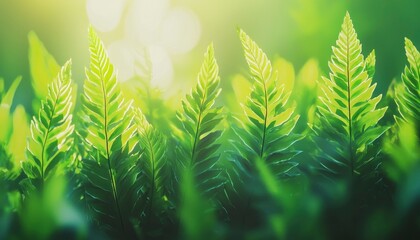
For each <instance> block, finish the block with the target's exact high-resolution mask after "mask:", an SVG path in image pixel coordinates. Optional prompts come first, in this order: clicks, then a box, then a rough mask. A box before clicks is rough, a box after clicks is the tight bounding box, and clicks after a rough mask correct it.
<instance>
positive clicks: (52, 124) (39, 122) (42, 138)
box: [22, 61, 74, 189]
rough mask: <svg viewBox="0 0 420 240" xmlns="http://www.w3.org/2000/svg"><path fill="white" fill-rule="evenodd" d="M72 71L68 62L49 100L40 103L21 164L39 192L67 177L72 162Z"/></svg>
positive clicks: (49, 91) (49, 94) (52, 84)
mask: <svg viewBox="0 0 420 240" xmlns="http://www.w3.org/2000/svg"><path fill="white" fill-rule="evenodd" d="M70 71H71V62H70V61H68V62H67V63H66V64H65V65H64V66H63V67H62V68H61V71H60V72H59V75H58V77H57V78H56V79H55V80H54V81H53V82H52V83H51V84H50V85H49V89H48V95H47V98H46V100H45V102H42V104H41V109H40V110H39V114H38V117H34V118H33V119H32V121H31V126H30V133H31V137H30V138H29V139H28V144H27V151H28V159H27V161H24V162H23V163H22V167H23V170H24V172H25V174H26V176H27V178H28V179H29V180H30V182H31V184H32V185H33V186H34V187H35V188H37V189H42V187H43V186H44V183H45V182H46V181H47V180H48V179H50V178H52V177H55V176H59V175H62V174H64V173H65V172H66V171H67V168H66V167H68V165H69V164H70V163H71V162H70V158H69V154H68V152H69V151H70V149H71V147H72V144H73V137H72V134H73V130H74V126H73V124H72V114H71V107H72V104H73V100H72V90H73V88H72V83H71V72H70Z"/></svg>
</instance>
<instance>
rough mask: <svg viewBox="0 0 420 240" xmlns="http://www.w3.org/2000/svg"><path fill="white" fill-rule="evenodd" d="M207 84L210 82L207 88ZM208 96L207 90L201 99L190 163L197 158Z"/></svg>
mask: <svg viewBox="0 0 420 240" xmlns="http://www.w3.org/2000/svg"><path fill="white" fill-rule="evenodd" d="M207 86H208V83H207V82H206V85H205V88H207ZM206 98H207V91H204V95H203V98H202V99H201V102H200V110H199V111H200V112H199V113H198V118H197V127H196V129H195V136H194V144H193V149H192V154H191V162H190V165H192V164H193V162H194V159H195V152H196V148H197V144H198V138H199V137H200V136H199V134H198V132H199V130H200V127H201V121H202V119H201V118H202V114H203V105H204V102H205V100H206Z"/></svg>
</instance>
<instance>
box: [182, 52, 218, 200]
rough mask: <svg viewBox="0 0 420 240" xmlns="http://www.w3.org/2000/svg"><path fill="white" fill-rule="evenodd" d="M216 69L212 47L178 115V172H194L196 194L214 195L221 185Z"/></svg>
mask: <svg viewBox="0 0 420 240" xmlns="http://www.w3.org/2000/svg"><path fill="white" fill-rule="evenodd" d="M218 74H219V67H218V65H217V63H216V59H215V58H214V50H213V45H210V46H209V47H208V49H207V52H206V54H205V56H204V62H203V64H202V66H201V69H200V72H199V74H198V84H197V86H196V87H195V88H194V89H193V90H192V92H191V93H190V94H188V95H187V96H186V99H185V100H183V101H182V111H180V112H177V118H178V120H179V124H180V125H181V126H180V127H179V128H180V129H182V130H181V131H179V132H181V134H182V135H181V136H180V139H181V146H179V148H178V149H177V155H178V160H179V161H178V162H179V163H180V165H181V169H185V168H191V169H193V170H192V171H193V173H194V179H195V182H196V183H197V185H198V189H199V191H201V193H204V194H208V196H211V195H213V194H214V193H216V192H217V190H218V189H219V188H220V187H221V186H222V185H223V181H222V180H221V178H220V174H221V169H220V168H219V166H218V160H219V154H218V153H217V151H218V149H219V147H220V144H219V143H218V140H219V138H220V136H221V135H222V131H221V130H217V129H216V127H217V125H218V124H219V123H220V122H221V120H222V117H221V116H222V114H221V112H222V108H221V107H213V105H214V103H215V100H216V98H217V96H218V95H219V94H220V91H221V88H220V87H219V85H220V78H219V75H218Z"/></svg>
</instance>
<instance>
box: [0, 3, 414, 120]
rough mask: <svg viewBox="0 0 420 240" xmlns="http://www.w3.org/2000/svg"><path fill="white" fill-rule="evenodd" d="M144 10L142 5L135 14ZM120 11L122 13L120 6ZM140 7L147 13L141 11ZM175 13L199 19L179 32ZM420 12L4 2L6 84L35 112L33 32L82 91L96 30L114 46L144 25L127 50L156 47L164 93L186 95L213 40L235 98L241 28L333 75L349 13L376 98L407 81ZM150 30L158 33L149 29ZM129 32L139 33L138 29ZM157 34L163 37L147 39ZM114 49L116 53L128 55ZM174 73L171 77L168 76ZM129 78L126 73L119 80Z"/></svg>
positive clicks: (1, 42)
mask: <svg viewBox="0 0 420 240" xmlns="http://www.w3.org/2000/svg"><path fill="white" fill-rule="evenodd" d="M98 2H101V3H102V4H101V5H102V8H96V7H95V6H97V5H98ZM138 2H142V4H140V7H139V6H137V8H136V4H138ZM95 4H96V5H95ZM107 4H109V5H108V7H107ZM117 5H118V6H119V7H115V6H117ZM148 5H150V6H152V7H151V9H152V10H153V11H157V12H156V13H155V12H153V11H152V10H151V11H150V12H148V14H149V15H150V16H149V17H151V18H156V19H157V20H156V19H155V20H156V21H155V22H153V21H150V22H147V21H146V23H145V24H144V22H139V21H142V20H141V17H142V14H143V12H144V11H143V12H142V7H144V8H143V10H144V9H146V10H147V7H148ZM104 6H105V7H104ZM113 6H114V7H113ZM136 9H140V10H139V11H138V12H136ZM173 9H181V10H183V13H185V12H186V11H185V10H187V13H192V15H191V14H190V15H188V14H187V15H185V14H184V15H182V14H181V15H179V16H180V18H182V19H181V20H179V19H177V18H174V19H175V20H176V21H178V26H177V25H176V24H175V23H174V22H171V21H170V20H171V18H168V17H167V16H169V15H170V16H178V15H176V14H172V13H174V12H173V11H172V10H173ZM419 9H420V1H418V0H404V1H401V0H387V1H383V0H351V1H350V0H265V1H239V0H231V1H224V0H213V1H196V0H172V1H169V0H150V1H145V0H120V1H118V0H106V1H93V0H74V1H67V0H13V1H12V0H1V1H0V32H1V37H0V76H1V77H3V78H5V80H6V89H7V88H8V86H9V85H10V84H11V82H12V80H13V79H14V78H15V77H16V76H18V75H21V76H22V77H23V80H22V84H21V85H20V86H19V89H18V91H17V94H16V96H17V99H16V100H15V104H23V105H24V106H26V109H27V110H30V109H31V108H30V104H31V99H32V97H33V93H32V89H31V85H30V71H29V63H28V38H27V35H28V32H29V31H31V30H33V31H35V33H36V34H37V35H38V36H39V38H40V39H41V41H42V42H43V43H44V44H45V47H46V48H47V49H48V51H49V52H50V53H51V54H52V55H53V56H54V57H55V58H56V59H57V61H58V63H59V64H63V63H64V62H65V61H66V60H67V59H68V58H72V59H73V78H74V80H75V81H76V82H77V83H79V84H80V83H82V82H83V80H84V68H85V66H87V64H88V39H87V29H88V26H89V22H92V24H93V26H94V27H95V28H98V27H99V28H98V30H99V33H100V35H101V37H102V38H103V40H104V42H105V45H106V46H111V45H112V43H113V42H115V41H119V40H121V39H123V40H124V41H126V40H127V39H130V34H131V33H133V32H134V33H136V31H137V30H138V29H140V28H136V26H137V25H142V23H143V25H145V26H143V28H141V29H140V30H141V31H139V32H138V34H137V33H136V34H137V35H136V36H137V37H134V38H135V39H137V40H135V41H131V40H130V41H129V43H130V44H132V45H142V46H146V47H148V46H152V48H153V49H158V50H159V51H157V53H158V54H157V55H156V56H157V59H158V60H157V61H159V59H163V60H165V61H163V60H162V61H163V62H165V64H166V65H165V64H163V65H159V64H156V67H155V69H154V70H155V72H159V73H162V74H161V76H160V78H158V79H157V80H156V81H158V82H157V84H156V85H157V86H161V87H162V88H163V89H164V90H165V88H166V89H173V88H174V86H176V87H177V89H181V90H182V91H185V89H188V88H189V87H190V86H191V85H192V83H193V81H194V80H195V74H196V72H197V71H198V68H199V65H200V63H201V59H202V55H203V53H204V50H205V47H206V45H208V44H209V43H210V42H212V41H213V42H214V45H215V51H216V57H217V59H218V62H219V65H220V66H221V67H220V69H221V77H222V83H223V86H224V88H225V89H226V90H225V91H230V90H231V89H230V88H231V85H230V81H229V80H230V79H231V78H232V77H233V76H234V74H236V73H244V72H245V63H244V60H243V59H242V49H241V45H240V42H239V40H238V37H237V31H236V29H237V28H238V27H240V28H242V29H244V30H245V31H246V32H247V33H248V34H249V35H250V36H251V37H252V38H253V39H254V40H255V41H256V42H257V43H258V44H259V45H260V46H261V47H262V48H263V49H264V51H265V52H267V54H268V55H269V57H271V58H274V57H276V56H281V57H283V58H285V59H287V60H288V61H290V62H292V63H293V65H294V66H295V68H296V69H300V68H301V67H302V65H303V64H304V63H305V62H306V61H307V60H308V59H309V58H316V59H318V60H319V63H320V67H321V69H322V70H323V71H324V72H327V70H328V69H327V61H328V59H329V56H330V54H331V46H332V45H333V44H334V43H335V40H336V39H337V33H338V32H339V30H340V25H341V23H342V19H343V17H344V15H345V12H346V11H349V12H350V14H351V16H352V19H353V22H354V25H355V28H356V31H357V32H358V34H359V38H360V39H361V41H362V44H363V52H364V53H365V55H366V54H368V53H369V52H370V51H371V50H372V49H375V50H376V56H377V65H376V66H377V69H376V79H375V81H377V82H378V83H379V84H378V88H377V91H379V92H381V93H384V92H386V89H387V86H388V85H389V83H390V81H391V80H392V79H393V78H396V77H399V76H400V74H401V72H402V70H403V66H404V63H405V54H404V37H409V38H410V39H411V40H412V41H413V43H414V44H415V45H420V18H418V17H415V16H416V15H417V14H418V11H419ZM171 11H172V12H171ZM178 12H179V11H178ZM181 12H182V11H181ZM98 14H99V15H98ZM101 14H102V15H101ZM171 14H172V15H171ZM98 16H99V18H98ZM130 16H131V17H130ZM133 16H134V18H133ZM188 16H189V17H190V18H189V17H188ZM191 16H192V19H193V20H198V21H197V23H194V24H195V25H194V24H193V23H191V24H185V23H189V22H188V21H189V19H191ZM95 17H96V18H95ZM146 17H147V16H146ZM159 17H160V18H162V19H164V20H165V21H166V22H168V21H169V25H168V23H166V25H165V26H167V27H166V29H167V28H169V29H170V30H171V28H174V29H175V30H176V29H178V30H177V31H178V32H176V34H175V35H171V32H169V35H168V34H166V35H165V34H162V33H161V32H159V31H160V30H159V29H158V28H159V27H161V26H162V22H164V20H162V21H160V20H159V19H158V18H159ZM101 18H102V19H111V18H113V19H114V20H112V19H111V20H112V21H113V23H112V24H113V27H109V26H108V27H107V26H98V24H95V22H101ZM137 18H140V20H138V19H137ZM115 19H117V20H115ZM168 19H169V20H168ZM152 20H153V19H152ZM130 21H131V22H130ZM183 21H184V22H183ZM102 22H103V21H102ZM148 23H150V24H151V25H150V26H149V25H147V24H148ZM112 24H111V25H112ZM130 24H131V25H130ZM174 24H175V25H174ZM183 24H184V25H183ZM99 25H100V24H99ZM127 26H131V27H133V26H134V28H136V29H137V30H132V29H131V28H130V27H127ZM165 26H164V27H163V29H165ZM168 26H169V27H168ZM197 26H198V27H197ZM176 27H178V28H176ZM183 27H185V28H186V29H184V28H183ZM156 29H157V30H156ZM194 29H195V30H194ZM101 30H102V31H101ZM104 30H105V31H104ZM175 30H174V31H175ZM156 31H158V32H156ZM194 31H195V32H194ZM163 32H164V31H163ZM153 34H157V35H158V36H157V37H156V38H147V37H149V35H150V36H152V35H153ZM132 35H133V34H132ZM134 35H135V34H134ZM138 36H140V37H138ZM145 38H147V39H146V40H145ZM195 38H196V39H197V41H195V42H194V41H193V42H191V43H189V44H190V45H188V46H186V49H184V50H182V51H178V50H179V49H178V50H177V51H175V52H174V51H172V50H171V45H170V43H171V42H172V43H173V44H175V45H176V46H175V47H177V46H178V45H180V44H183V43H184V42H185V41H187V40H191V39H195ZM139 39H140V40H139ZM124 41H122V42H123V43H124ZM147 41H148V42H147ZM154 41H155V42H154ZM168 42H169V45H168ZM120 45H121V44H120ZM123 45H124V44H123ZM156 45H157V46H158V48H156V47H155V46H156ZM162 46H163V47H162ZM116 49H117V50H116V52H117V55H118V53H120V52H121V51H118V48H116ZM161 49H163V50H162V51H161ZM168 49H169V50H168ZM114 51H115V50H114ZM128 52H130V51H128ZM155 52H156V51H155ZM180 52H181V53H180ZM159 54H160V55H159ZM162 54H163V55H162ZM114 55H115V54H114ZM159 56H163V57H161V58H159ZM112 58H113V56H112V55H111V59H112ZM168 58H169V60H168ZM120 59H121V57H120ZM168 62H169V64H170V65H168ZM129 64H132V63H129ZM129 64H128V65H129ZM116 65H117V68H118V66H126V65H124V62H123V63H118V64H117V63H116ZM161 66H162V68H160V67H161ZM168 66H169V67H168ZM167 69H169V70H170V71H169V73H168V74H165V71H166V70H167ZM124 74H125V73H124V72H123V71H120V75H124ZM126 75H127V74H126ZM166 78H171V79H170V80H168V79H166ZM159 81H165V84H160V83H159ZM30 114H31V113H30Z"/></svg>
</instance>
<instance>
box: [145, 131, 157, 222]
mask: <svg viewBox="0 0 420 240" xmlns="http://www.w3.org/2000/svg"><path fill="white" fill-rule="evenodd" d="M147 135H149V134H147ZM147 143H148V144H149V148H150V149H151V150H152V149H153V145H152V142H151V141H150V136H147ZM150 161H151V165H152V179H151V193H150V206H149V220H150V219H151V218H152V214H151V213H152V211H153V198H154V194H155V187H156V186H155V181H156V180H155V161H156V160H155V154H154V151H150Z"/></svg>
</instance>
